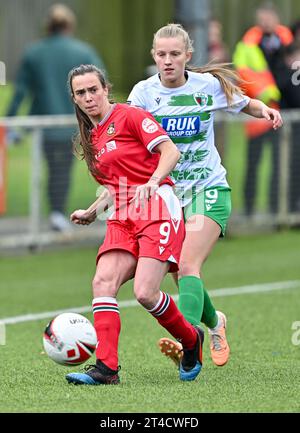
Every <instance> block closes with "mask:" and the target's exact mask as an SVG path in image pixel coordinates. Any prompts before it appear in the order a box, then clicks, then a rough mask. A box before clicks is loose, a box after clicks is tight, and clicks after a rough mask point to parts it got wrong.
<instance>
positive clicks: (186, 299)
mask: <svg viewBox="0 0 300 433" xmlns="http://www.w3.org/2000/svg"><path fill="white" fill-rule="evenodd" d="M178 286H179V301H178V308H179V310H180V311H181V313H182V314H183V316H184V317H185V319H186V320H188V321H189V322H190V323H191V324H192V325H199V323H200V320H201V317H202V313H203V304H204V292H203V282H202V280H201V279H200V278H198V277H194V276H192V275H189V276H186V277H182V278H180V279H179V281H178Z"/></svg>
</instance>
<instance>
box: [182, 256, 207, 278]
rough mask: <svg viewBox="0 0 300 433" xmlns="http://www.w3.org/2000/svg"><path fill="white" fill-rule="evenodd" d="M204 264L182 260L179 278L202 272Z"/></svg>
mask: <svg viewBox="0 0 300 433" xmlns="http://www.w3.org/2000/svg"><path fill="white" fill-rule="evenodd" d="M201 266H202V262H201V261H198V260H197V262H196V261H192V260H180V264H179V271H178V278H182V277H185V276H187V275H195V274H197V273H199V272H200V271H201Z"/></svg>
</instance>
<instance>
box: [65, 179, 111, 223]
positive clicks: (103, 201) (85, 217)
mask: <svg viewBox="0 0 300 433" xmlns="http://www.w3.org/2000/svg"><path fill="white" fill-rule="evenodd" d="M112 203H113V200H112V197H111V195H110V193H109V191H108V190H107V189H106V188H105V189H104V190H103V192H102V193H101V195H100V196H99V197H98V198H97V200H95V201H94V202H93V203H92V204H91V206H90V207H89V208H88V209H77V210H75V211H74V212H73V213H72V214H71V215H70V220H71V221H72V222H73V223H74V224H79V225H89V224H91V223H92V222H94V221H95V219H96V217H97V215H99V214H101V213H102V212H105V211H106V210H107V209H108V208H109V207H110V206H111V205H112Z"/></svg>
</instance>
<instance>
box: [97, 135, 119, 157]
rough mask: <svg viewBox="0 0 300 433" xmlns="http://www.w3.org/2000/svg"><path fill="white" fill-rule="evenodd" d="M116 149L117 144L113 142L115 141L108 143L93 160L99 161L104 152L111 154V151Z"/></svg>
mask: <svg viewBox="0 0 300 433" xmlns="http://www.w3.org/2000/svg"><path fill="white" fill-rule="evenodd" d="M116 149H117V143H116V142H115V140H112V141H108V142H107V143H106V144H105V147H102V149H100V150H99V151H98V152H97V153H96V155H95V158H96V159H97V160H98V161H99V159H100V158H101V156H102V155H103V154H104V153H105V152H111V151H112V150H116Z"/></svg>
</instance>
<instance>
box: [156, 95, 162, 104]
mask: <svg viewBox="0 0 300 433" xmlns="http://www.w3.org/2000/svg"><path fill="white" fill-rule="evenodd" d="M160 101H161V98H160V97H159V96H158V97H157V98H155V102H156V103H157V105H159V104H160Z"/></svg>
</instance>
